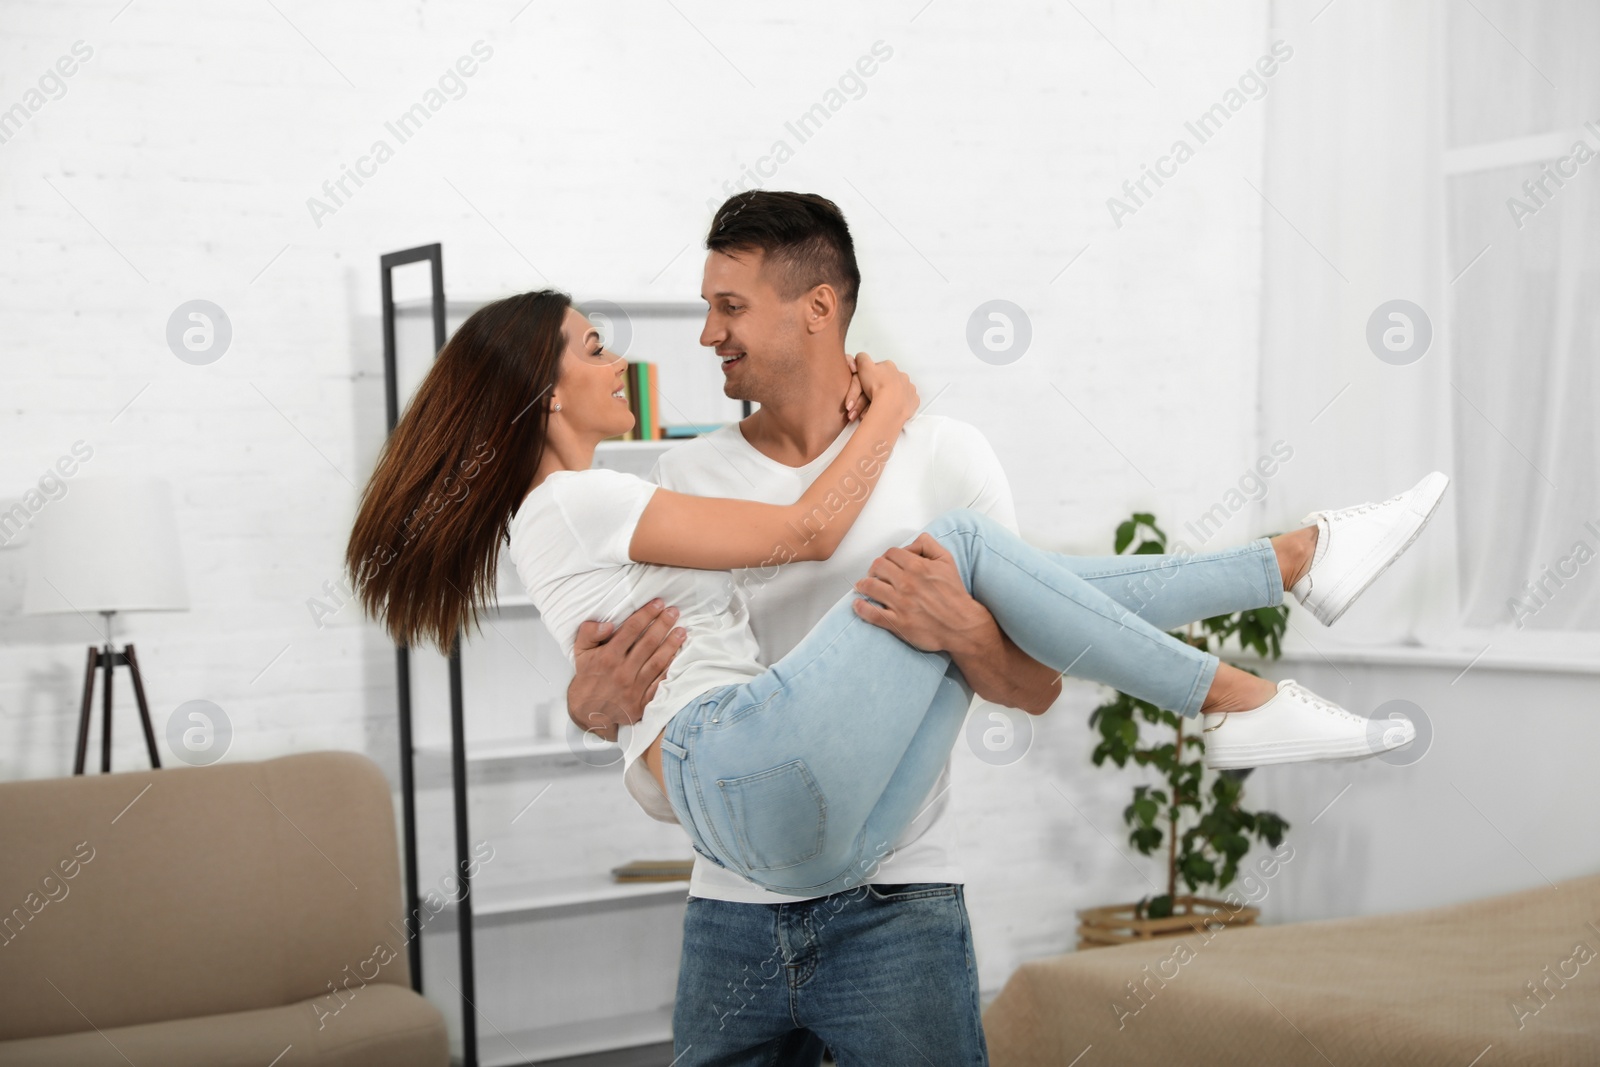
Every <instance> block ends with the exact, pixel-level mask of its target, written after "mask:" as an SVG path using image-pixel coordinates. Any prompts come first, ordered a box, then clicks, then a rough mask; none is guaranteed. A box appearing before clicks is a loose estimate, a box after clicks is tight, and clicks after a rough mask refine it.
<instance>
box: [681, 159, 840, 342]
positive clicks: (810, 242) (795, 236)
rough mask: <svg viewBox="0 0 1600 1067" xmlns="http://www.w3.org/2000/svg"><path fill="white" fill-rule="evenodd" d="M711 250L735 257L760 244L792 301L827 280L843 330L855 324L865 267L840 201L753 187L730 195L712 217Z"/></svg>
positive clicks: (785, 296)
mask: <svg viewBox="0 0 1600 1067" xmlns="http://www.w3.org/2000/svg"><path fill="white" fill-rule="evenodd" d="M706 248H708V249H709V250H711V251H713V252H722V253H724V254H726V255H733V254H735V253H738V252H748V251H750V250H751V249H757V248H759V249H760V250H761V251H762V252H763V253H765V255H766V259H767V262H769V263H771V264H772V265H773V266H774V267H775V268H777V273H776V274H775V275H774V276H773V282H774V288H776V289H777V290H778V295H779V296H781V297H782V298H783V299H785V300H793V299H794V298H795V297H797V296H799V295H800V294H801V293H804V292H808V291H810V290H811V289H814V288H816V287H817V286H819V285H822V284H824V283H826V284H828V285H831V286H833V289H834V292H836V293H838V294H839V331H840V333H841V334H843V333H844V332H845V331H846V330H848V329H849V328H850V317H851V316H852V315H854V314H855V310H856V294H857V293H858V292H859V291H860V289H861V271H860V270H858V269H857V268H856V248H855V242H853V241H852V240H851V239H850V227H849V226H848V225H846V223H845V221H844V213H843V212H841V211H840V210H839V207H838V205H837V204H835V203H834V202H833V201H832V200H829V199H827V198H826V197H821V196H818V195H817V194H815V193H784V192H770V191H768V190H766V189H752V190H750V191H749V192H744V193H736V194H734V195H733V196H730V197H728V199H727V200H725V201H724V202H723V204H722V206H721V207H720V208H718V209H717V215H716V217H715V218H714V219H712V220H711V232H710V233H708V234H707V235H706Z"/></svg>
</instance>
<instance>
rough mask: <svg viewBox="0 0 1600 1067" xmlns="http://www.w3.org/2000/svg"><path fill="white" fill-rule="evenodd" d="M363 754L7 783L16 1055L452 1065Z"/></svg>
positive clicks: (6, 1047) (6, 982) (243, 1063)
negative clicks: (420, 982) (418, 965)
mask: <svg viewBox="0 0 1600 1067" xmlns="http://www.w3.org/2000/svg"><path fill="white" fill-rule="evenodd" d="M403 911H404V904H403V899H402V894H401V889H400V874H399V861H398V845H397V834H396V832H395V818H394V806H393V802H392V801H391V799H390V795H389V785H388V782H387V781H386V780H385V778H384V776H383V773H382V772H381V771H380V770H379V768H378V766H377V765H376V764H375V763H373V762H372V761H371V760H370V759H367V758H366V757H365V756H361V755H357V754H355V753H349V752H309V753H303V754H298V755H293V756H284V757H281V758H278V759H269V760H261V761H257V762H239V763H221V764H215V765H212V766H209V767H176V768H168V769H162V770H150V771H138V772H133V773H126V774H100V775H89V776H79V777H67V778H51V779H43V780H33V781H21V782H6V783H0V1065H13V1064H15V1065H26V1067H53V1065H66V1064H71V1065H73V1067H99V1065H102V1064H104V1065H107V1067H111V1065H115V1067H126V1065H127V1064H129V1063H134V1064H139V1065H141V1067H143V1065H145V1064H161V1065H163V1067H268V1065H273V1067H294V1065H301V1064H316V1065H319V1067H323V1065H325V1067H380V1065H382V1067H447V1065H448V1063H449V1041H448V1035H447V1032H446V1028H445V1021H444V1018H443V1016H442V1015H441V1014H440V1013H439V1010H438V1009H437V1008H435V1007H434V1006H433V1005H432V1004H430V1003H429V1002H428V1001H426V1000H424V999H423V998H422V997H421V996H419V995H418V994H417V993H415V992H413V991H412V989H411V975H410V968H409V961H408V957H407V937H408V932H411V931H414V930H415V927H414V926H410V927H408V926H407V925H406V924H405V923H404V921H403V918H404V916H403Z"/></svg>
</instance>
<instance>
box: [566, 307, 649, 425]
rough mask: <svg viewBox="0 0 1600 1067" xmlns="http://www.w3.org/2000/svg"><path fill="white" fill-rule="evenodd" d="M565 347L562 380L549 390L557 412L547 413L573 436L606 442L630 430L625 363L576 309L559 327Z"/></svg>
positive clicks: (570, 309)
mask: <svg viewBox="0 0 1600 1067" xmlns="http://www.w3.org/2000/svg"><path fill="white" fill-rule="evenodd" d="M561 329H562V333H564V334H565V335H566V338H567V347H566V349H565V350H564V351H563V352H562V353H561V377H560V379H559V380H557V382H556V387H555V389H554V390H552V392H551V399H552V401H553V402H554V403H557V404H560V405H561V410H560V411H553V412H552V413H551V415H550V421H551V424H552V425H554V424H555V423H556V422H557V420H560V422H562V423H564V424H565V425H566V426H567V427H568V428H570V429H571V430H573V431H574V432H576V433H578V434H580V435H583V436H588V437H594V438H596V439H597V440H602V441H603V440H605V439H606V438H608V437H615V436H617V435H618V434H623V433H627V432H628V431H629V430H631V429H633V423H634V418H633V412H631V411H629V410H628V401H627V397H626V396H625V395H624V394H623V385H624V382H625V376H626V374H627V367H628V364H627V361H626V360H624V359H623V358H622V357H621V356H619V355H617V354H616V353H615V352H612V351H611V350H609V349H607V348H605V347H604V346H603V345H602V344H601V343H600V331H598V330H596V329H595V328H594V327H593V326H592V325H590V323H589V320H588V319H586V318H584V316H583V314H582V313H581V312H579V311H578V310H577V309H576V308H571V307H569V308H567V316H566V321H564V322H563V323H562V324H561Z"/></svg>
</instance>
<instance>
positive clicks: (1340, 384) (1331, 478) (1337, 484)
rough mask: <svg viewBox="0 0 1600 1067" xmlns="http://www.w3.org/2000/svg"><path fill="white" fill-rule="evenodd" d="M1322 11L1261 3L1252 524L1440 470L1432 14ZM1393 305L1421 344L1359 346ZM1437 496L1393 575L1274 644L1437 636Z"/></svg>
mask: <svg viewBox="0 0 1600 1067" xmlns="http://www.w3.org/2000/svg"><path fill="white" fill-rule="evenodd" d="M1324 3H1325V0H1309V2H1306V3H1290V2H1282V3H1278V4H1275V5H1274V8H1273V21H1274V23H1275V25H1274V28H1273V30H1272V36H1273V37H1275V38H1276V37H1282V38H1283V39H1284V40H1286V41H1287V42H1289V44H1290V45H1291V46H1292V47H1293V48H1294V49H1295V55H1294V58H1293V60H1292V61H1291V62H1289V63H1285V64H1284V69H1283V71H1282V72H1281V74H1280V75H1279V77H1278V79H1275V82H1276V84H1274V86H1273V88H1272V92H1271V94H1270V95H1269V96H1268V98H1267V105H1268V111H1267V131H1266V150H1265V158H1264V161H1263V173H1262V184H1261V197H1260V199H1261V200H1262V213H1263V220H1264V222H1263V227H1262V230H1263V242H1264V245H1263V250H1262V261H1263V281H1262V353H1261V381H1260V389H1261V420H1260V425H1261V433H1262V441H1261V447H1262V448H1263V449H1265V448H1267V447H1268V446H1270V445H1271V444H1272V443H1273V442H1275V441H1279V440H1281V441H1283V442H1285V443H1286V445H1287V446H1288V447H1290V448H1292V449H1293V452H1294V455H1293V458H1292V459H1291V460H1290V461H1289V462H1287V463H1285V464H1284V469H1283V473H1282V474H1281V475H1280V476H1279V477H1278V478H1277V479H1275V482H1276V484H1275V485H1274V487H1273V489H1272V491H1271V492H1270V493H1269V494H1268V496H1267V497H1266V498H1265V500H1264V501H1263V503H1262V506H1263V515H1262V523H1261V528H1263V529H1268V530H1283V529H1289V528H1291V527H1292V526H1294V525H1295V524H1296V523H1297V522H1298V520H1299V519H1300V517H1301V516H1302V515H1304V514H1305V513H1306V512H1308V511H1310V510H1312V509H1313V508H1323V507H1342V506H1346V505H1349V504H1355V503H1359V502H1361V501H1364V500H1368V499H1374V498H1379V499H1381V498H1384V497H1388V496H1391V495H1393V494H1394V493H1396V492H1399V491H1400V490H1401V489H1403V488H1406V487H1408V486H1410V485H1411V484H1413V483H1414V482H1415V481H1416V480H1417V479H1418V478H1420V477H1421V476H1422V475H1423V474H1425V473H1427V472H1428V471H1430V470H1435V469H1438V470H1444V471H1447V472H1452V473H1454V470H1455V466H1456V464H1455V462H1454V459H1453V457H1452V455H1451V445H1450V408H1449V405H1448V404H1447V403H1444V402H1443V400H1442V398H1443V397H1445V396H1447V395H1448V394H1449V392H1450V386H1449V365H1448V360H1447V359H1446V358H1445V351H1444V345H1443V344H1442V343H1441V342H1442V340H1443V338H1442V337H1441V333H1443V332H1445V331H1444V329H1443V327H1444V326H1445V325H1446V324H1445V322H1444V320H1445V315H1444V304H1445V298H1444V289H1445V285H1446V281H1445V270H1446V261H1445V254H1444V247H1443V246H1444V241H1443V233H1444V227H1443V212H1442V208H1441V204H1440V197H1439V195H1438V189H1439V173H1440V171H1439V160H1440V154H1441V152H1442V147H1443V146H1442V132H1443V130H1442V121H1441V117H1442V114H1441V96H1442V94H1441V92H1440V82H1441V80H1442V62H1443V52H1444V49H1443V47H1442V33H1441V28H1440V22H1441V15H1442V12H1441V4H1440V2H1439V0H1419V2H1414V3H1411V2H1408V3H1405V4H1389V3H1384V2H1379V0H1354V2H1350V0H1336V2H1335V3H1333V4H1330V5H1326V6H1324ZM1393 300H1406V301H1410V302H1411V303H1413V304H1415V305H1417V306H1419V307H1420V308H1421V309H1423V313H1424V314H1425V315H1426V316H1427V318H1428V320H1429V321H1430V322H1431V325H1432V334H1433V338H1432V342H1431V344H1430V346H1429V348H1428V349H1427V351H1426V352H1425V353H1424V355H1423V356H1422V357H1421V358H1420V359H1418V360H1416V361H1414V362H1411V363H1409V364H1406V365H1396V364H1394V363H1390V362H1385V361H1383V360H1380V359H1379V358H1378V357H1377V356H1376V355H1375V354H1374V353H1373V352H1372V350H1371V349H1370V348H1369V346H1368V344H1367V339H1366V338H1367V326H1368V321H1369V319H1371V318H1372V316H1373V313H1374V311H1376V310H1377V309H1378V308H1379V306H1380V305H1383V304H1385V303H1388V302H1390V301H1393ZM1455 488H1459V485H1458V486H1456V487H1455ZM1446 500H1447V503H1446V505H1445V509H1446V510H1445V511H1444V512H1442V513H1441V515H1440V516H1439V517H1438V518H1437V519H1436V520H1435V522H1434V527H1433V528H1430V530H1429V537H1430V539H1429V541H1428V542H1427V544H1426V548H1427V551H1426V552H1418V551H1413V553H1412V554H1411V556H1408V558H1407V560H1406V561H1405V562H1406V565H1407V567H1406V570H1405V571H1404V572H1403V573H1404V575H1405V577H1404V580H1403V581H1401V582H1398V583H1396V582H1384V583H1379V584H1378V585H1375V586H1373V588H1372V589H1371V590H1370V591H1369V592H1368V593H1367V594H1366V595H1365V596H1364V597H1363V599H1362V601H1361V602H1360V603H1359V604H1357V605H1356V606H1355V608H1353V609H1352V610H1351V611H1350V613H1349V614H1348V615H1347V616H1346V617H1345V619H1344V620H1343V621H1342V622H1341V623H1340V625H1339V627H1338V628H1337V629H1335V630H1324V629H1323V628H1322V627H1320V626H1319V625H1318V624H1316V623H1315V622H1312V621H1309V620H1308V619H1307V618H1306V616H1305V615H1304V613H1298V618H1297V613H1294V612H1291V615H1290V625H1291V627H1293V629H1292V631H1291V633H1290V635H1289V644H1290V646H1291V647H1295V646H1298V647H1300V648H1302V649H1304V648H1305V647H1306V646H1307V645H1309V646H1311V647H1312V648H1314V649H1317V650H1322V649H1325V648H1328V647H1330V646H1335V645H1364V644H1370V645H1380V644H1381V645H1393V644H1434V643H1439V642H1441V641H1444V640H1447V639H1446V638H1444V637H1443V636H1442V631H1443V630H1446V629H1448V628H1449V627H1450V625H1451V620H1452V619H1453V618H1454V615H1455V612H1456V602H1455V582H1454V542H1453V538H1452V537H1451V536H1449V535H1450V531H1451V508H1452V504H1453V500H1452V498H1451V497H1447V498H1446Z"/></svg>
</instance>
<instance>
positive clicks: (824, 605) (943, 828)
mask: <svg viewBox="0 0 1600 1067" xmlns="http://www.w3.org/2000/svg"><path fill="white" fill-rule="evenodd" d="M859 425H860V423H859V421H855V422H851V423H850V424H849V425H847V426H846V427H845V428H844V430H843V431H841V432H840V434H839V436H838V437H836V438H835V439H834V441H833V443H832V444H831V445H829V446H828V448H827V449H826V450H824V451H823V453H822V454H821V455H820V456H818V457H817V458H816V459H814V460H812V461H811V462H810V463H807V464H806V465H805V466H803V467H789V466H785V465H784V464H782V463H779V462H777V461H776V460H773V459H770V458H768V457H767V456H765V455H763V454H762V453H761V452H759V451H757V450H756V448H755V447H753V446H752V445H751V444H750V443H749V442H748V441H746V440H745V437H744V433H743V432H742V431H741V430H740V429H739V427H738V424H737V423H733V424H730V425H728V426H724V427H722V428H721V429H719V430H717V431H715V432H713V433H710V434H707V435H706V436H704V437H697V438H693V439H691V440H689V441H686V442H684V443H683V444H681V445H678V446H676V447H674V448H672V449H670V450H669V451H667V452H665V453H663V454H662V456H661V458H660V459H659V460H658V461H657V463H656V467H655V470H654V472H653V477H654V478H655V480H656V481H657V482H658V483H659V484H660V485H661V486H662V487H663V488H665V489H671V490H673V491H675V492H680V493H693V494H696V495H698V496H721V497H735V498H738V499H742V500H757V501H762V502H765V503H768V504H792V503H794V502H795V501H797V500H799V499H800V494H801V493H802V492H804V491H805V489H806V487H807V486H808V485H810V484H811V483H812V482H813V481H815V480H816V478H817V476H818V475H820V474H821V473H822V472H823V471H824V470H826V469H827V466H828V464H829V463H831V462H832V461H833V458H834V457H835V456H837V455H838V454H839V451H840V450H841V449H843V448H844V446H845V443H846V442H847V441H849V439H850V437H851V436H852V435H853V434H854V433H855V430H856V427H857V426H859ZM954 508H972V509H973V510H974V511H980V512H982V513H984V514H985V515H988V516H989V517H991V518H993V519H994V520H995V521H996V522H999V523H1000V524H1001V525H1002V526H1004V527H1005V528H1006V529H1008V530H1011V531H1012V532H1013V533H1015V532H1017V520H1016V514H1015V511H1014V509H1013V506H1012V501H1011V487H1010V485H1009V483H1008V482H1007V481H1006V476H1005V472H1004V471H1003V470H1002V469H1001V468H1000V461H999V459H998V457H996V456H995V454H994V449H993V448H992V447H990V445H989V442H988V441H987V440H986V439H985V438H984V436H983V434H982V433H980V432H979V431H978V429H977V428H976V427H974V426H971V425H969V424H967V423H964V422H960V421H958V420H956V419H950V418H945V417H944V416H940V415H927V414H924V415H919V416H917V417H916V418H914V419H912V420H911V421H910V422H908V423H907V424H906V426H905V428H904V429H903V430H902V431H901V434H900V438H899V440H898V441H897V442H896V444H895V449H894V452H893V453H892V454H891V455H890V456H889V459H888V461H887V462H886V463H885V464H884V467H883V473H882V474H881V475H880V476H879V478H878V483H877V486H876V488H874V490H873V493H872V496H871V497H870V498H868V500H867V503H866V505H865V506H864V507H863V508H862V510H861V515H860V517H859V518H857V519H856V521H855V524H854V525H852V526H851V527H850V529H849V531H848V532H847V533H846V534H845V536H844V539H843V541H842V542H841V543H840V545H839V548H838V550H837V551H835V552H834V554H833V556H832V558H831V559H827V560H818V561H800V562H793V563H787V564H785V565H783V566H782V567H777V568H768V569H766V570H760V569H756V568H745V569H741V570H738V571H735V572H734V583H735V585H737V586H738V588H739V589H740V590H743V591H744V592H745V594H746V596H745V602H746V606H747V609H748V611H749V613H750V628H751V631H752V632H753V633H754V634H755V638H756V641H757V642H758V644H759V646H760V648H759V661H760V663H762V664H764V665H767V666H770V665H772V664H773V663H775V662H777V661H778V660H779V659H781V658H782V657H783V656H784V655H785V654H786V653H787V652H788V651H789V650H790V649H792V648H794V646H795V645H797V644H799V643H800V639H801V638H802V637H804V636H805V635H806V634H807V633H808V632H810V630H811V628H812V627H813V626H815V625H816V624H817V622H818V621H820V620H821V618H822V616H823V615H824V614H826V613H827V610H828V609H829V608H831V607H832V606H833V605H834V603H836V602H837V601H838V599H839V598H840V597H841V596H843V595H845V594H846V593H848V592H850V591H851V589H852V588H853V587H854V584H855V582H856V581H858V580H859V579H861V578H864V577H865V576H866V574H867V568H868V567H869V566H870V565H871V564H872V561H873V560H875V559H877V558H878V557H879V556H881V555H882V554H883V553H884V552H885V551H886V550H887V549H889V548H890V547H892V546H895V545H904V544H909V543H910V542H911V541H912V540H914V539H915V537H916V535H917V533H918V532H919V531H920V530H921V529H922V528H923V527H924V526H926V525H927V524H928V523H929V522H931V521H932V520H933V519H935V518H937V517H938V516H939V515H941V514H943V513H944V512H946V511H950V510H952V509H954ZM667 603H668V604H671V603H672V600H671V599H670V598H669V599H668V600H667ZM679 655H680V656H681V655H682V653H681V652H680V653H679ZM839 699H840V700H841V701H849V700H850V694H849V693H847V692H841V693H840V694H839ZM861 711H862V713H863V714H870V712H871V709H870V708H862V709H861ZM652 736H653V735H652ZM651 784H652V786H653V785H654V779H651ZM949 788H950V764H949V761H948V759H947V760H946V762H945V766H944V769H943V770H942V771H941V772H940V774H939V780H938V781H937V782H936V783H935V784H934V786H933V788H932V790H930V791H929V793H928V802H927V803H926V804H925V805H924V806H923V807H922V809H921V814H920V815H918V817H917V818H916V819H915V820H914V821H913V822H912V824H911V825H910V826H908V827H907V828H906V831H905V833H904V834H903V835H901V837H900V839H899V840H898V841H896V842H895V844H894V848H893V851H892V852H891V853H890V854H889V855H887V856H885V857H884V858H883V859H882V860H881V861H880V862H879V864H878V868H877V872H876V875H875V876H874V877H873V879H872V881H874V882H877V883H882V884H889V883H896V882H964V881H965V880H966V878H965V875H964V874H963V872H962V870H961V867H960V865H959V863H958V861H957V859H956V828H955V823H954V821H953V820H952V819H951V818H948V817H946V815H945V812H946V808H947V806H948V801H949ZM658 792H659V790H658ZM689 893H690V895H692V896H697V897H710V898H714V899H717V900H733V901H740V902H746V903H756V904H781V903H784V902H786V901H796V900H805V899H808V898H806V897H794V896H785V895H783V894H780V893H773V892H771V891H769V890H766V889H762V888H760V887H758V886H755V885H752V884H751V883H750V882H747V881H745V880H744V879H743V878H740V877H739V876H738V875H737V874H734V873H733V872H732V871H729V870H725V869H723V868H720V867H717V866H715V865H714V864H711V863H707V862H706V861H705V860H704V859H702V858H700V857H699V856H696V857H695V860H694V869H693V872H692V873H691V875H690V879H689Z"/></svg>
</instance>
